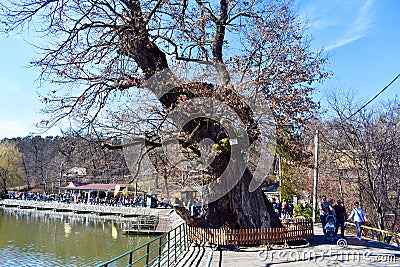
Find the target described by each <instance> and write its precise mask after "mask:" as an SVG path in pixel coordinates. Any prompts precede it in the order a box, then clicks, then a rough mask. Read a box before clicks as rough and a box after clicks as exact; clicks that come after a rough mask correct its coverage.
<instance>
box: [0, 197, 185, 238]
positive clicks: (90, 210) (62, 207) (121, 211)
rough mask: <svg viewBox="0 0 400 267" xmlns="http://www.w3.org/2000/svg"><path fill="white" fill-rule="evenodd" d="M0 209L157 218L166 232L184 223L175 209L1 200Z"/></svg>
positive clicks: (101, 216) (130, 219)
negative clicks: (162, 223) (161, 221)
mask: <svg viewBox="0 0 400 267" xmlns="http://www.w3.org/2000/svg"><path fill="white" fill-rule="evenodd" d="M0 208H2V209H8V208H10V209H15V210H20V211H27V212H28V211H31V212H33V213H34V212H46V213H49V214H54V215H56V214H57V215H58V214H66V215H73V216H87V215H90V216H93V217H97V218H103V219H109V220H122V221H126V222H135V220H136V219H137V218H138V217H144V216H155V217H158V218H160V220H163V222H164V225H163V227H164V229H165V230H164V232H168V231H169V229H173V228H174V227H176V226H177V225H179V224H181V223H183V220H182V219H181V218H180V217H179V215H178V214H176V212H175V210H174V209H173V208H149V207H124V206H105V205H89V204H85V203H79V204H74V203H59V202H56V201H51V202H44V201H34V200H18V199H0Z"/></svg>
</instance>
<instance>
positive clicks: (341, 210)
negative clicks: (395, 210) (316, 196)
mask: <svg viewBox="0 0 400 267" xmlns="http://www.w3.org/2000/svg"><path fill="white" fill-rule="evenodd" d="M319 211H320V219H321V223H322V229H323V231H324V234H325V232H326V229H327V228H328V227H332V222H329V223H328V222H327V217H328V216H329V215H334V216H335V218H336V225H337V226H340V235H341V238H344V228H345V225H346V222H348V221H350V220H351V219H352V218H353V220H354V224H355V225H356V227H357V238H358V240H361V230H362V229H361V225H362V223H363V222H366V221H367V217H366V214H365V211H364V210H363V209H362V208H361V207H360V203H359V202H358V201H356V202H354V208H353V209H352V211H351V213H350V215H349V216H348V217H347V218H346V216H347V213H346V208H345V207H344V206H343V203H342V201H341V200H337V201H336V204H335V205H332V203H331V202H330V201H328V200H327V199H326V196H325V195H323V196H322V197H321V201H320V202H319Z"/></svg>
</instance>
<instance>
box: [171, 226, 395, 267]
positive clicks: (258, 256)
mask: <svg viewBox="0 0 400 267" xmlns="http://www.w3.org/2000/svg"><path fill="white" fill-rule="evenodd" d="M314 233H315V239H314V240H313V241H312V242H311V243H310V244H309V245H304V246H297V247H288V248H278V247H274V248H272V249H270V250H264V249H263V248H243V247H241V248H240V251H234V250H228V249H221V250H213V249H212V248H211V247H210V246H197V247H196V246H192V247H191V248H190V249H189V250H188V251H187V252H186V253H184V255H183V256H182V257H181V260H180V261H179V264H178V265H177V266H178V267H186V266H190V267H191V266H198V267H204V266H206V267H208V266H211V267H220V266H224V267H225V266H227V267H253V266H257V267H258V266H264V267H267V266H290V267H291V266H305V265H306V266H400V248H398V247H394V246H390V245H387V244H384V243H381V242H377V241H374V240H371V239H363V240H361V241H358V240H357V239H356V238H355V237H354V236H350V235H348V236H346V241H347V247H345V248H341V247H339V246H338V245H336V242H333V243H330V242H329V241H326V240H324V238H323V233H322V228H321V225H320V224H319V225H318V224H316V225H315V226H314Z"/></svg>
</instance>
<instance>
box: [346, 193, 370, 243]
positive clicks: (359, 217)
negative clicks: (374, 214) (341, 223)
mask: <svg viewBox="0 0 400 267" xmlns="http://www.w3.org/2000/svg"><path fill="white" fill-rule="evenodd" d="M353 217H354V223H355V225H356V227H357V239H358V240H361V225H362V223H363V222H365V221H367V217H366V215H365V212H364V211H363V210H362V208H361V207H360V203H359V202H358V201H356V202H354V209H353V210H352V211H351V214H350V216H349V218H347V221H350V219H351V218H353Z"/></svg>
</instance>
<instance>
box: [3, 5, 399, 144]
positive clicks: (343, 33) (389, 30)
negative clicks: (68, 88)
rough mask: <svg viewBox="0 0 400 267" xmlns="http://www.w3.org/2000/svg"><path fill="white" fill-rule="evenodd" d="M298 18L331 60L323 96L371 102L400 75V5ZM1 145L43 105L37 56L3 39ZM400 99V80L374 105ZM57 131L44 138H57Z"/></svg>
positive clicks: (308, 10)
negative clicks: (335, 93)
mask: <svg viewBox="0 0 400 267" xmlns="http://www.w3.org/2000/svg"><path fill="white" fill-rule="evenodd" d="M295 6H296V8H297V9H298V12H299V14H300V15H301V16H302V17H304V18H307V20H308V27H309V33H311V34H312V36H313V42H312V46H313V47H314V48H320V47H324V49H325V50H326V51H327V52H328V54H329V56H330V60H329V61H330V65H329V67H328V68H329V69H330V70H331V71H332V72H333V76H332V78H331V79H330V80H329V81H327V82H325V83H324V84H322V85H319V86H318V93H317V94H316V96H315V98H316V100H317V101H321V102H322V103H324V92H325V91H329V90H334V89H335V88H338V87H341V88H351V89H354V90H355V91H356V92H357V93H358V95H359V97H360V98H361V101H365V102H366V101H368V100H369V99H370V98H372V97H373V96H374V95H375V94H376V93H378V92H379V91H380V90H381V89H382V88H383V87H385V86H386V85H387V84H388V83H389V82H390V81H391V80H392V79H393V78H394V77H396V76H397V75H398V74H399V73H400V49H399V47H400V30H399V29H400V20H399V19H398V13H399V12H400V1H397V0H296V1H295ZM0 56H1V59H2V61H1V64H0V92H1V94H0V139H2V138H4V137H17V136H21V137H23V136H26V135H28V134H30V133H34V132H35V131H36V130H35V128H34V127H33V124H34V123H35V122H38V121H40V119H41V115H40V114H39V111H40V108H41V107H42V103H41V102H40V98H39V97H38V95H37V86H38V84H37V82H35V79H36V78H37V76H38V72H37V70H34V69H30V68H27V65H28V63H29V61H30V60H31V59H32V58H33V57H34V51H33V49H32V48H31V47H29V45H27V44H26V43H25V42H24V41H23V40H22V39H21V38H19V37H9V38H5V37H4V36H0ZM399 93H400V79H399V80H397V81H396V82H395V83H394V84H393V85H392V86H391V87H390V88H388V89H387V90H386V91H385V92H384V93H383V94H382V95H380V97H379V98H378V99H376V100H375V102H373V103H377V102H379V101H384V100H387V99H390V98H394V97H395V95H396V94H399ZM58 133H59V130H58V128H55V129H53V130H50V131H49V132H47V133H45V134H44V135H54V134H58Z"/></svg>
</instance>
